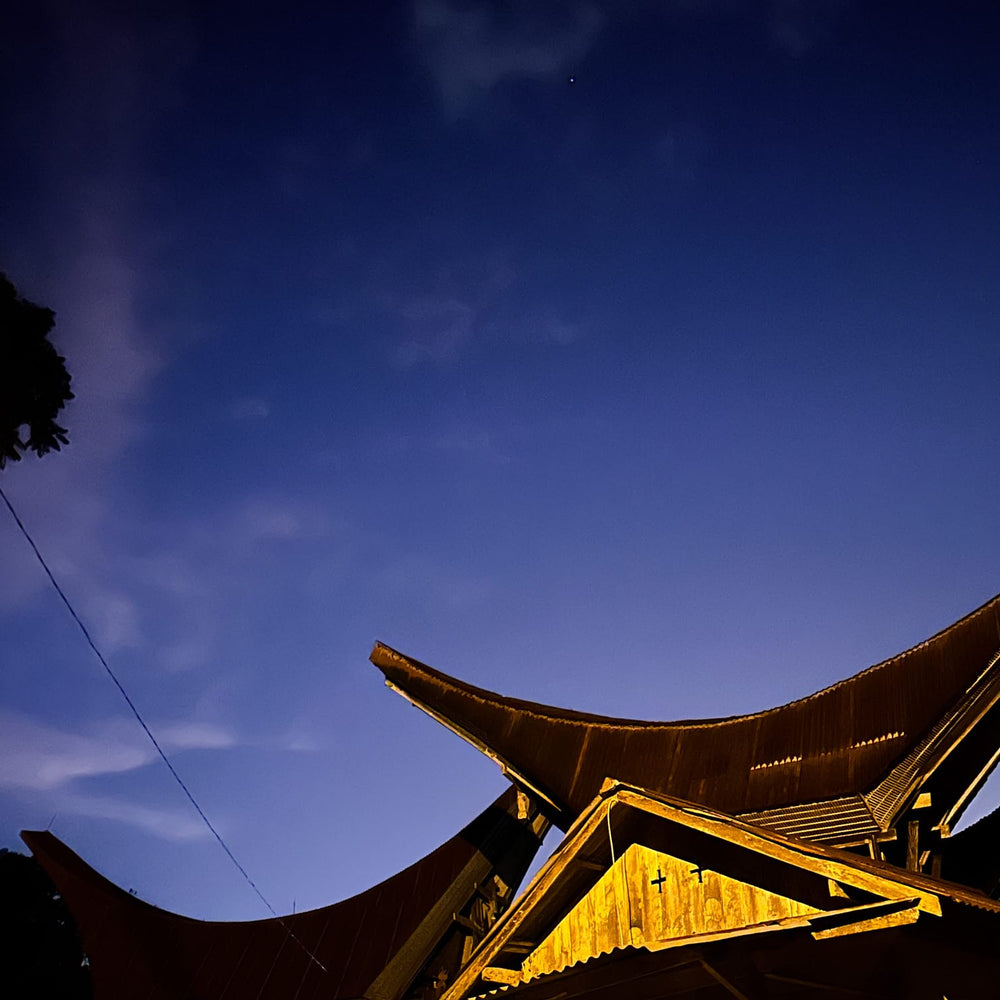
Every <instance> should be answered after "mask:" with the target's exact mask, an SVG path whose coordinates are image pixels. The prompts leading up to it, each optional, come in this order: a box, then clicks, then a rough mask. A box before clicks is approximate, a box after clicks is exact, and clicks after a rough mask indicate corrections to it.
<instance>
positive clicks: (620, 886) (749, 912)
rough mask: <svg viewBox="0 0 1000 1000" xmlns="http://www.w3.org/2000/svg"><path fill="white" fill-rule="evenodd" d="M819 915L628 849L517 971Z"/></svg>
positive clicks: (528, 972) (665, 857)
mask: <svg viewBox="0 0 1000 1000" xmlns="http://www.w3.org/2000/svg"><path fill="white" fill-rule="evenodd" d="M817 912H819V911H818V910H817V909H816V908H815V907H812V906H807V905H806V904H804V903H800V902H798V901H797V900H794V899H788V898H787V897H785V896H779V895H777V894H776V893H773V892H768V891H766V890H764V889H760V888H758V887H757V886H753V885H749V884H747V883H746V882H741V881H739V880H738V879H734V878H729V877H728V876H726V875H722V874H720V873H719V872H714V871H711V870H708V869H701V868H700V867H699V865H698V864H697V862H696V861H693V860H684V859H681V858H675V857H671V856H670V855H669V854H661V853H659V852H657V851H653V850H650V849H649V848H648V847H643V846H642V845H641V844H632V845H631V846H630V847H629V848H628V849H627V850H626V851H625V853H624V854H623V855H622V856H621V857H620V858H618V860H617V861H616V862H615V863H614V865H612V867H611V868H610V869H609V870H608V871H607V872H605V873H604V875H602V876H601V878H600V879H599V880H598V882H597V884H596V885H594V886H593V888H591V890H590V891H589V892H588V893H587V894H586V895H585V896H584V897H583V899H581V900H580V902H579V903H577V904H576V906H574V907H573V909H572V910H571V911H570V912H569V913H568V914H567V915H566V916H565V917H564V918H563V919H562V920H561V921H560V922H559V923H558V924H557V925H556V927H555V928H554V929H553V931H552V932H551V933H550V934H549V935H548V937H546V938H545V940H544V941H542V943H541V944H540V945H539V946H538V947H537V948H536V949H535V951H534V952H532V954H531V955H529V956H528V958H527V959H526V960H525V962H524V964H523V966H522V974H523V976H524V978H525V979H530V978H532V977H533V976H538V975H541V974H543V973H546V972H554V971H557V970H559V969H563V968H565V967H566V966H568V965H572V964H574V963H575V962H580V961H584V960H586V959H589V958H595V957H597V956H598V955H601V954H604V953H605V952H609V951H612V950H613V949H615V948H622V947H625V946H627V945H646V944H653V943H662V942H665V941H671V940H674V939H679V938H688V937H691V936H693V935H697V934H713V933H718V932H720V931H727V930H734V929H737V928H741V927H750V926H752V925H754V924H763V923H768V922H772V921H777V920H783V919H786V918H788V917H800V916H808V915H809V914H813V913H817Z"/></svg>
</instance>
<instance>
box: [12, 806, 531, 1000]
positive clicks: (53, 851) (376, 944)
mask: <svg viewBox="0 0 1000 1000" xmlns="http://www.w3.org/2000/svg"><path fill="white" fill-rule="evenodd" d="M516 813H517V806H516V793H515V790H514V789H513V788H510V789H508V790H507V792H506V793H505V794H504V795H502V796H501V797H500V798H499V799H497V801H496V802H494V803H493V805H491V806H489V807H488V808H487V809H486V810H485V811H484V812H483V813H481V814H480V815H479V816H478V817H477V818H476V819H475V820H473V822H472V823H470V824H469V825H468V826H467V827H465V829H464V830H462V831H461V833H459V834H458V835H457V836H455V837H453V838H452V839H451V840H449V841H447V842H446V843H445V844H443V845H442V846H441V847H439V848H438V849H437V850H435V851H433V852H432V853H431V854H429V855H427V856H426V857H425V858H423V859H422V860H420V861H418V862H416V863H415V864H413V865H411V866H410V867H409V868H406V869H405V870H404V871H401V872H400V873H399V874H397V875H394V876H393V877H391V878H389V879H387V880H386V881H384V882H381V883H380V884H379V885H376V886H374V887H373V888H371V889H368V890H367V891H366V892H362V893H360V894H359V895H357V896H353V897H351V898H350V899H346V900H344V901H342V902H340V903H335V904H333V905H331V906H325V907H322V908H321V909H317V910H311V911H307V912H304V913H297V914H294V915H292V916H286V917H283V918H281V919H280V920H279V919H267V920H254V921H246V922H215V921H211V922H210V921H203V920H193V919H191V918H189V917H183V916H179V915H177V914H175V913H170V912H168V911H166V910H161V909H159V908H157V907H155V906H152V905H150V904H149V903H146V902H143V901H142V900H140V899H138V898H136V897H135V896H132V895H130V894H129V893H127V892H125V891H124V890H122V889H120V888H118V887H117V886H115V885H114V884H112V883H111V882H109V881H108V880H107V879H105V878H104V877H103V876H101V875H99V874H98V873H97V872H95V871H94V870H93V869H92V868H90V867H89V866H88V865H87V864H86V863H84V862H83V861H82V860H81V859H80V858H79V857H78V856H77V855H76V854H74V853H73V852H72V851H71V850H70V849H69V848H68V847H66V845H65V844H63V843H62V842H61V841H60V840H58V838H56V837H55V836H53V835H52V834H51V833H47V832H42V833H33V832H25V833H23V834H22V838H23V839H24V842H25V843H26V844H27V845H28V847H30V848H31V851H32V853H33V854H34V855H35V857H36V858H37V859H38V860H39V862H40V863H41V864H42V866H43V867H44V868H45V870H46V871H47V872H48V873H49V875H50V877H51V878H52V880H53V882H55V884H56V886H57V887H58V888H59V891H60V892H61V893H62V894H63V896H64V897H65V899H66V902H67V903H68V905H69V908H70V911H71V912H72V913H73V916H74V917H75V919H76V921H77V923H78V925H79V929H80V934H81V937H82V939H83V945H84V950H85V951H86V953H87V955H88V956H89V958H90V968H91V973H92V977H93V982H94V995H95V998H96V1000H134V998H139V997H141V998H143V1000H196V998H204V1000H220V998H241V1000H242V998H258V1000H272V998H273V1000H292V998H298V1000H312V998H316V1000H320V998H323V1000H336V998H345V1000H346V998H354V997H362V996H366V997H371V998H382V1000H393V998H396V997H398V996H400V995H401V994H402V993H403V991H404V990H405V989H406V988H407V987H408V986H409V985H410V983H411V982H412V981H413V979H414V977H415V976H416V975H417V974H418V973H419V972H420V971H421V970H422V968H423V967H424V965H425V964H426V963H427V961H428V958H429V957H430V956H431V954H433V953H434V951H435V949H437V948H438V946H439V945H440V944H441V942H442V940H443V939H444V937H445V936H446V934H447V933H448V932H449V930H450V928H452V927H453V926H454V915H455V914H456V913H459V912H461V911H462V909H463V907H464V906H465V905H466V904H467V903H468V901H469V900H470V899H471V898H473V896H474V895H475V893H476V892H477V887H481V886H483V885H484V883H487V881H488V880H489V881H491V880H492V879H493V877H494V876H495V875H498V876H499V877H500V878H501V879H502V881H503V882H504V883H505V884H506V885H507V886H509V887H510V889H511V890H513V889H514V888H516V886H517V885H518V884H519V883H520V881H521V879H522V878H523V876H524V872H525V871H526V870H527V867H528V865H529V864H530V862H531V859H532V857H533V856H534V854H535V852H536V850H537V848H538V844H539V840H538V836H537V834H538V833H539V832H541V831H540V828H539V825H538V821H536V823H535V830H532V828H531V824H530V823H529V822H522V821H520V820H518V819H517V816H516ZM509 895H510V894H508V901H509Z"/></svg>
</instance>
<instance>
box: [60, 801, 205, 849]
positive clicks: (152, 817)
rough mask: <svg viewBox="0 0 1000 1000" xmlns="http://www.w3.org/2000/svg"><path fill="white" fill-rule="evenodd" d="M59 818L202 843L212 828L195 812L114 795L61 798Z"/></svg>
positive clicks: (168, 838) (167, 838)
mask: <svg viewBox="0 0 1000 1000" xmlns="http://www.w3.org/2000/svg"><path fill="white" fill-rule="evenodd" d="M57 805H58V809H59V814H60V815H61V814H63V813H70V814H73V815H76V816H90V817H93V818H95V819H105V820H114V821H115V822H117V823H125V824H127V825H128V826H135V827H138V828H139V829H140V830H144V831H145V832H146V833H150V834H153V835H154V836H157V837H162V838H163V839H164V840H182V841H183V840H200V839H202V838H204V837H208V836H210V835H211V834H210V833H209V830H208V827H207V826H205V824H204V823H203V822H202V821H201V819H199V817H198V816H197V815H196V814H195V813H194V811H193V810H190V809H183V808H176V809H170V808H163V807H157V806H148V805H141V804H139V803H136V802H125V801H123V800H122V799H117V798H114V797H113V796H110V795H82V794H78V793H70V794H65V795H62V796H60V798H59V800H58V803H57Z"/></svg>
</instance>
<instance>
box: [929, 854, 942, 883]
mask: <svg viewBox="0 0 1000 1000" xmlns="http://www.w3.org/2000/svg"><path fill="white" fill-rule="evenodd" d="M931 875H933V876H934V878H940V877H941V855H940V854H932V855H931Z"/></svg>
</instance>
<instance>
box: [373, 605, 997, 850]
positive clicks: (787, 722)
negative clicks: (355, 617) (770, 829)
mask: <svg viewBox="0 0 1000 1000" xmlns="http://www.w3.org/2000/svg"><path fill="white" fill-rule="evenodd" d="M998 650H1000V596H998V597H996V598H994V599H993V600H991V601H989V602H988V603H987V604H985V605H983V606H982V607H981V608H979V609H978V610H977V611H974V612H972V613H971V614H969V615H967V616H966V617H965V618H963V619H961V620H960V621H958V622H956V623H955V624H954V625H952V626H950V627H949V628H946V629H944V630H943V631H942V632H939V633H938V634H937V635H935V636H933V637H932V638H930V639H928V640H927V641H925V642H922V643H920V644H919V645H917V646H915V647H913V648H912V649H910V650H907V651H906V652H904V653H900V654H899V655H898V656H894V657H892V658H891V659H888V660H885V661H884V662H882V663H879V664H876V665H875V666H872V667H869V668H868V669H866V670H863V671H861V672H860V673H858V674H855V675H854V676H853V677H850V678H848V679H847V680H844V681H841V682H839V683H837V684H834V685H832V686H831V687H828V688H825V689H824V690H822V691H819V692H817V693H816V694H813V695H811V696H809V697H807V698H802V699H800V700H798V701H793V702H791V703H789V704H787V705H783V706H781V707H780V708H774V709H770V710H768V711H763V712H755V713H752V714H749V715H741V716H734V717H731V718H725V719H700V720H688V721H679V722H646V721H640V720H634V719H615V718H607V717H604V716H598V715H591V714H587V713H583V712H575V711H571V710H568V709H562V708H554V707H550V706H547V705H540V704H536V703H533V702H528V701H522V700H520V699H516V698H510V697H505V696H503V695H499V694H496V693H494V692H492V691H487V690H484V689H482V688H477V687H474V686H472V685H470V684H466V683H464V682H463V681H460V680H457V679H455V678H454V677H450V676H448V675H447V674H444V673H441V672H440V671H437V670H434V669H433V668H431V667H429V666H427V665H425V664H423V663H420V662H419V661H417V660H414V659H412V658H410V657H407V656H405V655H403V654H401V653H398V652H396V651H395V650H393V649H391V648H390V647H388V646H385V645H383V644H381V643H378V644H376V646H375V648H374V650H373V651H372V654H371V660H372V662H373V663H374V664H375V666H377V667H378V668H379V669H380V670H381V671H382V673H383V674H384V675H385V679H386V683H387V684H388V685H389V686H390V687H392V688H394V689H395V690H397V691H398V692H399V693H401V694H402V695H403V696H404V697H406V698H408V699H409V700H410V701H412V702H413V703H414V704H416V705H418V706H419V707H420V708H422V709H423V710H424V711H426V712H427V713H428V714H430V715H431V716H433V717H434V718H436V719H437V720H438V721H439V722H441V723H443V724H444V725H445V726H447V727H448V728H450V729H452V730H453V731H454V732H456V733H458V734H459V735H460V736H462V737H463V738H465V739H466V740H468V741H469V742H471V743H472V744H473V745H474V746H476V747H478V748H479V749H480V750H482V751H483V752H484V753H486V754H487V755H488V756H490V757H491V758H493V759H494V760H495V761H497V762H498V763H499V764H500V766H501V767H502V768H503V770H504V772H505V773H506V774H507V775H508V776H509V777H510V778H511V780H513V781H515V782H516V783H517V784H519V785H521V786H522V787H523V788H525V789H526V790H529V791H533V792H534V793H535V794H537V795H538V796H540V797H541V798H542V799H543V800H544V801H546V802H547V803H548V805H549V809H550V811H551V813H552V815H553V817H554V818H555V820H556V822H558V823H559V825H560V826H562V827H563V829H566V828H567V827H568V825H569V824H570V823H571V822H572V820H573V819H574V817H576V816H577V815H579V813H580V812H581V810H583V809H584V808H585V807H586V806H587V804H588V803H589V802H590V801H591V800H592V799H593V797H594V796H595V795H596V794H597V791H598V789H599V788H600V787H601V783H602V781H603V779H604V778H605V777H606V776H608V775H615V776H617V777H619V778H621V779H622V780H625V781H628V782H631V783H634V784H636V785H639V786H641V787H643V788H647V789H651V790H653V791H655V792H662V793H665V794H668V795H671V796H675V797H677V798H679V799H683V800H686V801H691V802H699V803H703V804H705V805H708V806H711V807H713V808H716V809H719V810H721V811H723V812H725V813H729V814H745V813H748V814H754V815H755V817H756V821H758V822H762V823H765V824H766V822H767V815H766V814H768V813H769V812H774V813H775V814H776V815H777V817H778V818H777V820H776V821H775V822H776V824H778V825H779V826H780V824H781V823H784V824H785V826H786V828H787V829H788V831H789V832H793V833H795V832H798V833H799V835H804V836H809V834H808V832H806V831H808V830H809V829H810V824H811V823H812V824H813V826H815V825H816V824H815V823H814V819H815V817H814V814H813V813H810V812H809V810H808V809H807V810H806V816H805V819H804V820H802V818H801V817H797V816H796V815H795V813H794V810H795V809H796V808H797V807H801V806H803V805H809V806H810V808H813V807H814V806H815V805H816V804H819V805H820V806H823V805H824V804H826V803H829V802H830V801H832V800H840V802H841V805H840V806H837V807H835V808H834V809H833V811H832V812H831V813H830V815H831V817H832V818H829V817H828V819H827V820H823V819H821V820H820V822H819V829H818V832H817V830H814V831H813V832H814V834H815V835H816V839H824V836H825V839H827V840H830V841H833V842H846V840H847V837H848V834H850V833H851V832H852V831H853V832H855V833H857V835H858V836H859V837H862V836H866V835H867V834H868V833H871V832H872V831H876V830H885V829H887V828H888V826H889V825H891V823H892V822H893V821H894V819H895V817H896V816H897V815H898V813H899V812H900V811H901V810H902V809H903V808H904V807H905V806H906V805H907V804H908V803H909V802H910V801H911V800H912V798H913V796H914V795H915V794H916V793H917V791H918V790H919V789H920V788H921V787H922V784H923V783H924V782H925V781H926V780H927V779H928V778H929V776H930V775H932V774H933V773H934V772H935V771H938V770H941V769H942V768H943V770H942V774H944V773H947V780H946V781H945V779H944V778H941V779H940V781H939V784H942V783H943V784H942V787H940V788H939V789H938V792H937V799H939V800H941V801H942V802H943V801H944V800H945V799H948V800H949V808H950V807H951V805H953V804H954V803H955V802H956V801H957V800H958V799H962V805H964V802H965V801H967V798H968V793H969V791H970V783H971V784H972V785H975V784H976V783H977V782H979V781H981V780H984V779H985V775H986V773H988V771H989V768H990V766H991V765H992V762H993V760H994V759H995V750H996V748H997V746H998V745H1000V741H998V740H997V738H996V735H995V734H996V732H998V731H1000V728H998V727H1000V718H998V717H1000V708H998V707H997V706H998V701H1000V667H998V665H997V659H996V657H997V653H998ZM984 720H986V722H987V723H988V727H989V729H990V732H989V734H987V736H985V737H984V736H983V735H982V733H983V728H984ZM977 727H978V732H979V734H980V735H979V737H978V742H977V741H971V742H970V741H969V736H970V734H971V733H973V732H974V731H976V730H977ZM963 741H964V742H965V743H968V745H969V747H973V744H975V746H974V750H975V752H971V751H970V753H969V754H966V756H964V757H963V756H962V754H956V752H955V751H956V748H957V747H959V745H960V744H963ZM984 754H985V758H984ZM991 755H994V756H992V757H991ZM944 762H948V767H947V768H944ZM949 769H950V770H949ZM980 772H983V773H980ZM963 796H965V798H962V797H963ZM936 801H937V800H936ZM960 808H961V806H959V808H958V811H960ZM789 809H791V810H792V812H791V813H789ZM828 812H829V810H828ZM949 816H950V822H953V821H954V819H955V818H956V816H957V813H956V812H954V811H952V813H950V814H949ZM824 823H825V824H826V826H824ZM831 824H832V827H831ZM838 824H842V825H843V824H846V827H849V828H850V829H849V830H846V832H845V830H842V829H840V827H839V826H838ZM948 825H949V824H948V823H946V824H945V827H947V826H948ZM831 828H832V829H834V832H833V833H830V832H829V830H830V829H831ZM845 829H846V828H845ZM945 832H947V830H945Z"/></svg>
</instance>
